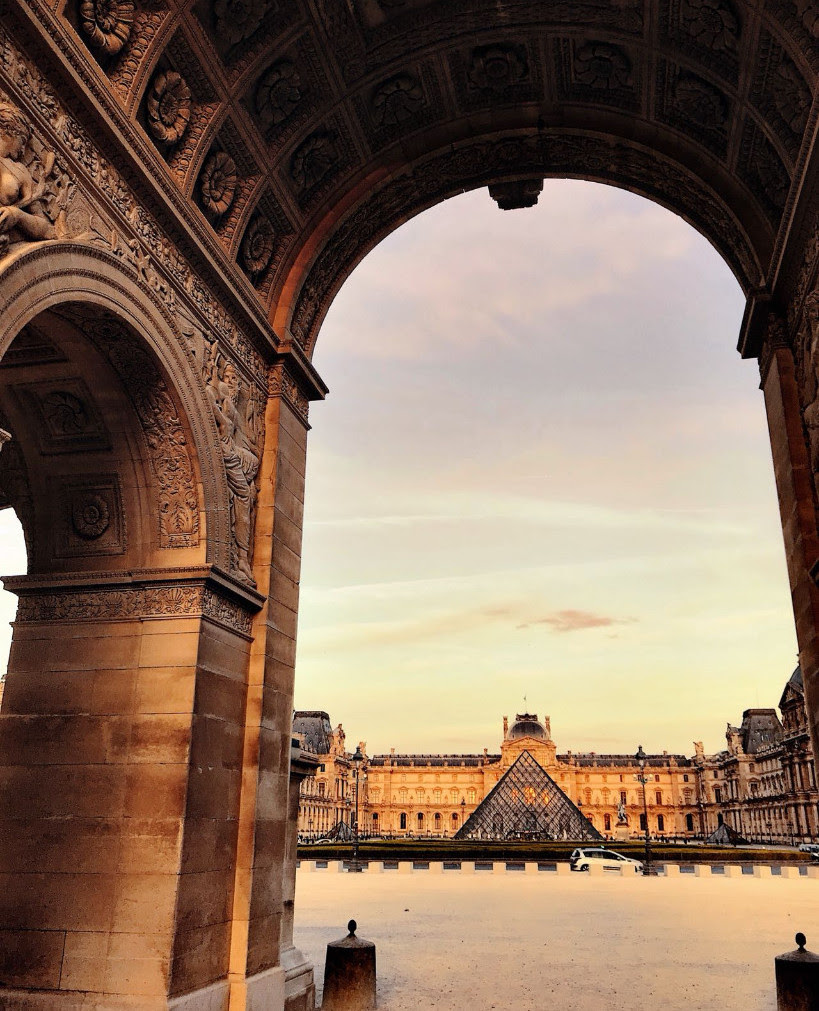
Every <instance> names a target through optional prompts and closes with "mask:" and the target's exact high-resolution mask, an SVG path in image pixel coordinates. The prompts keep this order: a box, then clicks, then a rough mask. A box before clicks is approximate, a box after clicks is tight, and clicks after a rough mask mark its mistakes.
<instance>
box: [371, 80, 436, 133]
mask: <svg viewBox="0 0 819 1011" xmlns="http://www.w3.org/2000/svg"><path fill="white" fill-rule="evenodd" d="M423 104H424V90H423V88H422V87H421V82H420V81H419V80H418V78H417V77H413V76H412V74H397V75H396V76H395V77H390V78H389V79H388V80H386V81H384V82H383V83H382V84H379V86H378V87H377V88H376V89H375V91H374V92H373V96H372V108H373V118H374V119H375V121H376V123H379V124H380V125H382V126H397V125H398V124H399V123H403V122H405V121H406V120H408V119H410V118H411V117H412V116H413V114H414V113H415V112H416V111H417V110H418V109H420V108H421V106H422V105H423Z"/></svg>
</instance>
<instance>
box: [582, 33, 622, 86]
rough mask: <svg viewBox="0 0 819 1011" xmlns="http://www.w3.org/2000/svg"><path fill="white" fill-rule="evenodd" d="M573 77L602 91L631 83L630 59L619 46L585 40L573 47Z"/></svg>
mask: <svg viewBox="0 0 819 1011" xmlns="http://www.w3.org/2000/svg"><path fill="white" fill-rule="evenodd" d="M574 77H575V80H576V81H579V82H580V83H581V84H585V85H587V86H588V87H590V88H599V89H601V90H603V91H607V90H612V89H614V88H627V87H628V86H629V85H630V84H631V60H630V59H629V58H628V56H627V55H626V54H625V53H624V52H623V50H622V49H620V47H619V46H613V45H610V44H609V43H608V42H586V43H585V44H583V45H580V46H578V47H577V49H575V53H574Z"/></svg>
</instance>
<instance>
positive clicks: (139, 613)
mask: <svg viewBox="0 0 819 1011" xmlns="http://www.w3.org/2000/svg"><path fill="white" fill-rule="evenodd" d="M13 592H17V593H19V595H20V600H19V603H18V605H17V617H16V619H15V620H16V621H17V622H18V623H26V622H46V623H48V622H53V621H128V620H133V619H138V618H188V617H205V618H208V619H209V620H211V621H215V622H216V623H217V624H219V625H223V626H224V627H226V628H228V629H230V630H231V631H234V632H238V633H239V634H240V635H242V636H245V637H248V636H249V635H250V630H251V626H252V623H253V615H252V613H250V611H248V610H247V609H246V608H244V607H242V605H241V604H240V603H239V602H238V601H237V600H233V599H230V598H228V597H225V596H223V595H222V594H220V593H217V592H216V591H215V590H214V589H213V588H212V587H210V586H207V585H206V584H205V583H204V582H201V583H195V584H191V583H189V582H175V583H167V584H163V585H154V586H129V587H123V586H117V585H113V586H102V587H94V588H93V589H79V590H73V589H66V590H54V589H47V590H42V589H37V590H31V589H24V588H22V587H20V588H19V589H18V590H16V591H14V590H13Z"/></svg>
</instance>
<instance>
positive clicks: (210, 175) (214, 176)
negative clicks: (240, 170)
mask: <svg viewBox="0 0 819 1011" xmlns="http://www.w3.org/2000/svg"><path fill="white" fill-rule="evenodd" d="M199 185H200V189H201V191H202V203H203V204H204V205H205V207H206V208H207V210H209V211H210V212H211V214H215V215H216V216H217V217H220V216H221V215H222V214H224V213H225V212H226V211H227V210H229V209H230V205H231V204H232V203H233V198H234V197H235V196H236V162H235V161H234V160H233V159H232V158H231V157H230V155H229V154H226V153H225V152H224V151H217V152H216V153H215V154H212V155H211V156H210V158H208V160H207V161H206V162H205V167H204V168H203V169H202V176H201V178H200V181H199Z"/></svg>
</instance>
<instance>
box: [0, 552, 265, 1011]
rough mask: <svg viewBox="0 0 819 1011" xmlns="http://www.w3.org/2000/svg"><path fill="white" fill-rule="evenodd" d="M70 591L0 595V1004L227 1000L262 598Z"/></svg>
mask: <svg viewBox="0 0 819 1011" xmlns="http://www.w3.org/2000/svg"><path fill="white" fill-rule="evenodd" d="M80 580H81V577H76V578H75V579H74V581H73V582H74V585H66V584H67V583H68V580H67V579H65V578H63V579H59V580H58V579H52V580H50V581H46V580H42V579H38V578H37V577H33V576H27V577H19V578H15V579H14V580H8V581H7V585H8V586H9V588H10V589H12V590H14V591H15V592H16V593H17V594H18V595H19V597H20V604H19V607H18V614H17V619H16V621H15V624H14V640H13V644H12V649H11V655H10V658H9V671H8V676H7V682H6V694H5V698H4V702H3V711H2V715H0V818H1V819H2V823H0V980H2V983H3V984H4V987H5V988H4V989H3V991H2V997H0V1003H2V1005H3V1007H7V1008H18V1007H19V1008H26V1009H27V1011H28V1009H33V1008H42V1009H48V1011H59V1009H60V1008H62V1007H66V1008H69V1007H70V1008H75V1007H77V1006H78V1005H79V1003H82V1006H83V1008H89V1009H100V1011H102V1009H106V1011H111V1009H117V1008H121V1007H129V1008H133V1007H135V1006H138V1007H140V1008H144V1009H146V1011H147V1009H166V1008H170V1007H174V1008H178V1009H180V1011H181V1009H183V1008H186V1007H190V1008H193V1007H198V1006H201V1005H200V1004H198V1003H196V1002H197V1001H201V1000H202V999H204V998H203V996H202V995H203V993H205V992H207V994H208V995H209V998H210V999H217V1000H218V999H220V995H221V997H224V998H226V997H227V970H228V952H229V941H230V917H231V905H232V901H233V886H234V876H233V865H234V853H235V849H236V831H237V824H238V821H237V818H238V795H239V778H240V769H241V749H240V747H239V746H238V745H239V744H240V742H241V729H242V726H243V722H244V694H245V692H244V682H245V676H246V669H247V661H248V656H249V642H250V635H249V633H250V618H251V612H252V611H253V610H255V609H258V607H259V605H260V603H261V602H260V601H259V600H258V599H257V598H256V597H255V595H253V594H248V593H246V592H244V591H242V590H241V589H240V588H238V587H233V586H232V585H230V584H228V583H227V581H225V580H223V579H222V578H221V577H219V576H218V575H216V574H214V573H212V572H210V571H209V570H207V569H206V568H203V569H201V570H198V571H192V570H190V569H186V570H181V571H179V572H176V571H173V570H171V571H167V572H165V573H163V574H161V576H159V575H157V573H156V572H153V573H150V574H144V575H143V576H140V574H139V573H131V574H130V575H129V577H128V578H124V577H122V576H121V575H119V574H111V575H110V576H109V577H107V578H106V579H105V580H101V579H100V577H99V575H98V574H95V575H94V576H89V577H85V578H84V580H83V581H82V582H81V581H80ZM237 742H238V743H237ZM23 988H25V989H23ZM174 998H176V999H174Z"/></svg>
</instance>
